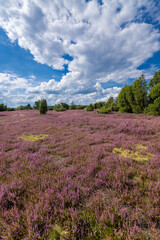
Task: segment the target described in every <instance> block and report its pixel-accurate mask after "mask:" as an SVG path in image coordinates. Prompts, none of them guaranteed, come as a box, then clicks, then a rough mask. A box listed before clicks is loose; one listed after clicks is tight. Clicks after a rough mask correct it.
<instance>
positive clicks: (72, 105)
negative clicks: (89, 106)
mask: <svg viewBox="0 0 160 240" xmlns="http://www.w3.org/2000/svg"><path fill="white" fill-rule="evenodd" d="M69 109H70V110H75V109H76V105H75V104H74V102H73V101H72V102H71V105H70V107H69Z"/></svg>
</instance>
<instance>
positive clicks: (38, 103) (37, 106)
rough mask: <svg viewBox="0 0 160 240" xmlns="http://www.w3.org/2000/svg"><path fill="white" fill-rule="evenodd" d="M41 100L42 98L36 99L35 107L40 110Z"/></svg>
mask: <svg viewBox="0 0 160 240" xmlns="http://www.w3.org/2000/svg"><path fill="white" fill-rule="evenodd" d="M40 102H41V101H40V100H38V101H35V103H34V105H33V108H34V109H37V110H39V106H40Z"/></svg>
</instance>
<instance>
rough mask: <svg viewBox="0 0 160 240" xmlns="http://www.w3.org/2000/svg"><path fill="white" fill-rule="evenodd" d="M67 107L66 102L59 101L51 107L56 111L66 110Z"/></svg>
mask: <svg viewBox="0 0 160 240" xmlns="http://www.w3.org/2000/svg"><path fill="white" fill-rule="evenodd" d="M68 108H69V106H68V104H66V103H59V104H56V105H55V106H54V108H53V110H55V111H57V112H62V111H66V110H67V109H68Z"/></svg>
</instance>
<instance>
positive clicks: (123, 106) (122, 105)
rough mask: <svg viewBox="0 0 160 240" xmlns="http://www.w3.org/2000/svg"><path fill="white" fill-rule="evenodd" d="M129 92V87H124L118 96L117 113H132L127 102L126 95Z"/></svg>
mask: <svg viewBox="0 0 160 240" xmlns="http://www.w3.org/2000/svg"><path fill="white" fill-rule="evenodd" d="M128 91H129V86H127V85H125V86H124V87H123V88H122V89H121V91H120V93H119V96H118V107H119V112H132V108H131V105H130V103H129V101H128V95H127V93H128Z"/></svg>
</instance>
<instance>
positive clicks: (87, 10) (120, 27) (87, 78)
mask: <svg viewBox="0 0 160 240" xmlns="http://www.w3.org/2000/svg"><path fill="white" fill-rule="evenodd" d="M158 7H159V6H158V5H156V4H155V1H154V0H143V1H142V0H130V1H128V0H113V1H109V0H103V4H102V5H99V4H98V1H97V0H91V1H89V2H86V1H85V0H78V1H77V0H54V1H52V0H39V1H36V0H23V2H22V1H20V0H5V2H4V1H2V0H0V26H1V27H2V28H3V29H4V30H5V31H6V33H7V35H8V37H9V38H10V39H11V41H18V43H19V45H20V46H21V47H22V48H25V49H28V50H30V52H31V53H32V54H33V56H34V59H35V61H37V62H40V63H42V64H47V65H48V66H51V67H52V68H54V69H59V70H62V69H63V68H64V64H68V69H69V71H70V72H69V73H67V74H66V75H65V76H63V77H62V79H61V81H60V82H57V81H55V80H54V79H52V80H50V81H49V82H43V83H41V84H39V85H38V86H36V87H33V86H32V85H28V83H26V82H25V81H24V79H23V80H22V79H19V81H22V83H23V84H22V85H23V86H24V88H25V87H26V89H27V91H26V94H28V95H30V94H33V95H34V94H39V95H45V94H49V95H48V98H51V96H52V97H53V96H55V100H56V99H61V97H63V99H64V98H66V100H67V99H69V98H71V97H72V98H75V99H80V101H82V98H83V102H85V101H87V98H88V99H90V100H94V101H95V100H96V99H101V98H103V97H105V96H103V94H107V91H106V90H105V89H103V88H102V87H101V85H100V83H101V82H107V81H109V80H114V81H115V82H116V81H117V82H124V81H125V80H127V78H130V77H131V78H132V77H133V78H135V77H137V75H138V74H140V73H141V72H142V71H139V70H137V68H138V67H139V66H140V65H141V64H143V63H144V62H145V61H146V60H147V59H148V58H150V57H152V55H153V54H154V53H155V52H156V51H158V50H160V41H159V39H160V34H159V32H158V30H157V29H156V28H155V27H154V25H153V24H152V22H156V21H158V19H159V15H158V10H159V9H158ZM146 15H147V16H149V17H150V18H152V21H151V22H150V24H148V23H146ZM66 54H69V55H70V56H72V57H73V61H69V60H66V59H65V58H64V56H65V55H66ZM5 81H7V80H5ZM17 81H18V80H17ZM98 84H99V85H98ZM15 86H16V85H15ZM12 87H13V86H12ZM105 91H106V92H105ZM109 91H111V89H109ZM112 91H113V94H115V93H114V90H113V89H112ZM100 94H102V96H100ZM74 95H75V96H74ZM64 96H65V97H64ZM86 96H87V97H86ZM87 102H88V101H87Z"/></svg>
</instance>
